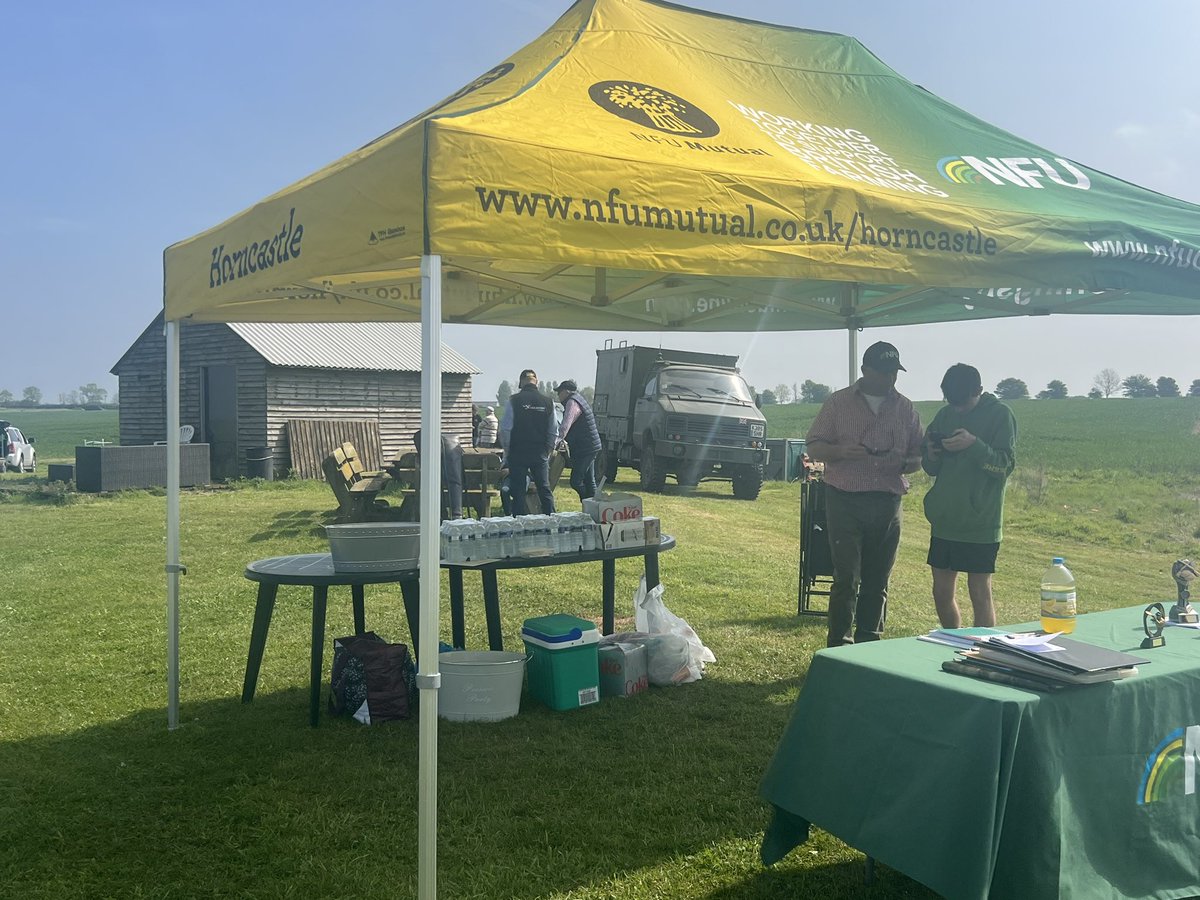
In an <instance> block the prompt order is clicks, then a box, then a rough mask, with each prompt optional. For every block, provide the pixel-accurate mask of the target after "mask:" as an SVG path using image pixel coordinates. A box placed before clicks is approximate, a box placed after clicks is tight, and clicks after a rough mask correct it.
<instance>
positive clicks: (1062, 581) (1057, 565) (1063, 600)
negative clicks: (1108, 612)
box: [1042, 556, 1076, 633]
mask: <svg viewBox="0 0 1200 900" xmlns="http://www.w3.org/2000/svg"><path fill="white" fill-rule="evenodd" d="M1075 612H1076V609H1075V576H1074V575H1072V574H1071V570H1070V569H1068V568H1067V567H1066V566H1064V565H1063V558H1062V557H1061V556H1056V557H1054V559H1053V560H1052V561H1051V563H1050V568H1048V569H1047V570H1046V571H1045V573H1044V574H1043V575H1042V630H1043V631H1061V632H1064V633H1066V632H1069V631H1074V630H1075Z"/></svg>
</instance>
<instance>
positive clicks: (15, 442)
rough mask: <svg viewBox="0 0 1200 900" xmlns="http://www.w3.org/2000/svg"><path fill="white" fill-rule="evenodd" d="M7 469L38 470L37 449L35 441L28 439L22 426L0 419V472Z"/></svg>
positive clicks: (19, 470) (20, 470)
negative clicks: (34, 447)
mask: <svg viewBox="0 0 1200 900" xmlns="http://www.w3.org/2000/svg"><path fill="white" fill-rule="evenodd" d="M5 469H16V470H17V471H18V472H36V471H37V451H36V450H34V449H33V441H32V440H26V439H25V435H23V434H21V429H20V428H18V427H17V426H16V425H13V424H11V423H9V422H2V421H0V472H3V471H4V470H5Z"/></svg>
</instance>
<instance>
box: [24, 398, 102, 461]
mask: <svg viewBox="0 0 1200 900" xmlns="http://www.w3.org/2000/svg"><path fill="white" fill-rule="evenodd" d="M0 419H7V420H8V421H10V422H12V423H13V424H14V425H16V426H17V427H18V428H20V429H21V433H22V434H24V435H25V438H26V440H28V439H29V438H30V437H31V436H32V439H33V445H34V447H36V448H37V456H38V462H39V463H41V464H42V465H45V464H46V463H48V462H60V461H61V462H74V461H75V448H76V447H77V446H79V445H80V444H82V443H83V442H84V441H100V440H103V441H110V442H112V443H114V444H115V443H116V442H117V439H118V437H119V429H118V427H117V422H118V419H117V411H116V410H115V409H97V410H84V409H22V408H16V409H5V408H3V407H0Z"/></svg>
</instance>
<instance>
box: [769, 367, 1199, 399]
mask: <svg viewBox="0 0 1200 900" xmlns="http://www.w3.org/2000/svg"><path fill="white" fill-rule="evenodd" d="M1118 391H1120V392H1121V394H1122V395H1123V396H1125V397H1135V398H1137V397H1181V396H1183V394H1182V392H1181V391H1180V389H1179V383H1178V382H1176V381H1175V379H1174V378H1170V377H1168V376H1166V375H1162V376H1159V378H1158V379H1156V380H1153V381H1152V380H1151V379H1150V377H1149V376H1147V375H1142V374H1137V375H1130V376H1128V377H1126V378H1122V377H1121V376H1120V375H1118V374H1117V372H1116V370H1115V369H1102V370H1101V371H1100V373H1099V374H1098V375H1096V377H1095V379H1094V380H1093V383H1092V388H1091V390H1089V391H1088V393H1087V396H1088V397H1091V398H1093V399H1102V398H1106V397H1111V396H1112V395H1113V394H1115V393H1117V392H1118ZM832 392H833V389H832V388H831V387H829V385H827V384H819V383H818V382H815V381H812V380H811V379H810V380H808V381H805V382H804V384H802V385H800V386H799V388H797V387H796V385H795V384H793V385H792V386H791V387H790V388H789V387H788V386H787V385H786V384H777V385H775V387H774V388H773V389H768V390H764V391H763V392H762V393H761V394H760V395H759V397H760V400H761V402H762V405H763V406H769V405H771V404H774V403H822V402H824V400H825V398H826V397H828V396H829V395H830V394H831V393H832ZM995 394H996V396H997V397H999V398H1000V399H1001V400H1028V399H1029V398H1030V396H1031V395H1030V393H1029V386H1028V385H1027V384H1026V383H1025V382H1024V381H1022V380H1021V379H1020V378H1002V379H1001V380H1000V382H999V383H998V384H997V385H996V389H995ZM1069 396H1070V391H1069V390H1068V389H1067V385H1066V383H1065V382H1063V381H1061V380H1059V379H1057V378H1056V379H1054V380H1052V381H1050V382H1049V383H1048V384H1047V385H1046V388H1045V390H1041V391H1038V392H1037V395H1036V399H1038V400H1062V399H1065V398H1067V397H1069ZM1187 396H1188V397H1200V378H1197V379H1196V380H1195V381H1193V382H1192V384H1191V387H1189V388H1188V391H1187Z"/></svg>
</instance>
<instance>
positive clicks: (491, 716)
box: [438, 650, 525, 722]
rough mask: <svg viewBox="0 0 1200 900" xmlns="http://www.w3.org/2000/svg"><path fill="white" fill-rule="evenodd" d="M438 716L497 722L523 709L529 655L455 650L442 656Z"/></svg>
mask: <svg viewBox="0 0 1200 900" xmlns="http://www.w3.org/2000/svg"><path fill="white" fill-rule="evenodd" d="M438 668H439V669H440V670H441V673H442V686H441V687H440V688H439V689H438V715H439V716H441V717H442V718H443V719H449V720H450V721H452V722H496V721H498V720H500V719H507V718H509V717H511V716H515V715H516V714H517V713H518V712H519V711H520V709H521V687H522V685H523V684H524V682H525V654H524V653H509V652H506V651H504V650H454V651H451V652H448V653H442V654H441V655H439V656H438Z"/></svg>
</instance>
